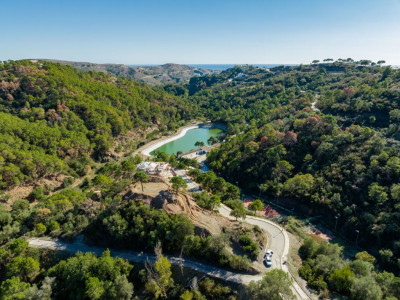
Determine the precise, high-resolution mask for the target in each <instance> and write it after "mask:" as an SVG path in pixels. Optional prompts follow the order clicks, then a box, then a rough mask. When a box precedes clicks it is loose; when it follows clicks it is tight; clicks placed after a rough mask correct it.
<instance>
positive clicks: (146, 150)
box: [135, 123, 226, 157]
mask: <svg viewBox="0 0 400 300" xmlns="http://www.w3.org/2000/svg"><path fill="white" fill-rule="evenodd" d="M196 128H220V129H222V130H224V131H225V130H226V127H225V126H224V125H222V124H220V123H200V124H195V125H193V124H192V125H186V126H183V127H181V128H179V129H178V131H177V132H176V133H175V134H173V135H169V136H165V137H162V138H159V139H157V140H154V141H151V142H149V143H147V144H145V145H143V146H142V147H140V148H139V149H137V150H136V151H135V153H136V154H142V155H144V156H146V157H152V156H151V155H150V153H151V152H152V151H154V150H156V149H158V148H160V147H161V146H163V145H165V144H167V143H169V142H172V141H175V140H177V139H179V138H181V137H183V136H184V135H185V134H186V133H187V132H188V131H189V130H191V129H196Z"/></svg>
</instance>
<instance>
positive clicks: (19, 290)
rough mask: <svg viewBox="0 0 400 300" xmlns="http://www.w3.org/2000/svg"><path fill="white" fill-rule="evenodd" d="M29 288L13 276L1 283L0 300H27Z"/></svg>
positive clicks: (28, 285) (27, 284)
mask: <svg viewBox="0 0 400 300" xmlns="http://www.w3.org/2000/svg"><path fill="white" fill-rule="evenodd" d="M29 288H30V284H29V283H26V282H23V281H20V279H19V277H15V276H14V277H11V278H9V279H6V280H4V281H3V282H2V283H1V286H0V296H1V299H2V300H25V299H28V294H29Z"/></svg>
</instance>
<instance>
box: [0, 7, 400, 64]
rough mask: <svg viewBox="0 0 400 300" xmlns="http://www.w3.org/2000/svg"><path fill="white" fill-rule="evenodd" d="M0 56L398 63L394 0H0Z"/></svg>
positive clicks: (399, 22) (398, 17)
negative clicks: (316, 60) (349, 58)
mask: <svg viewBox="0 0 400 300" xmlns="http://www.w3.org/2000/svg"><path fill="white" fill-rule="evenodd" d="M0 20H1V37H0V60H9V59H13V60H17V59H24V58H51V59H62V60H72V61H87V62H94V63H122V64H163V63H181V64H245V63H249V64H251V63H253V64H274V63H277V64H281V63H282V64H283V63H285V64H297V63H310V62H311V61H312V60H314V59H319V60H322V59H324V58H334V59H337V58H348V57H351V58H353V59H357V60H358V59H370V60H372V61H377V60H386V62H387V63H389V64H394V65H400V0H241V1H238V0H186V1H182V0H141V1H137V0H124V1H123V0H113V1H102V0H97V1H92V0H80V1H76V0H49V1H46V0H36V1H32V0H25V1H23V0H0Z"/></svg>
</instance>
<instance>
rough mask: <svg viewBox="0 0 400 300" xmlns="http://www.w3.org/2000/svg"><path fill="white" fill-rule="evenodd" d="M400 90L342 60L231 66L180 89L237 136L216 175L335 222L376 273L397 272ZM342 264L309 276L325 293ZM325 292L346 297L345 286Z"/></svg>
mask: <svg viewBox="0 0 400 300" xmlns="http://www.w3.org/2000/svg"><path fill="white" fill-rule="evenodd" d="M239 74H240V75H239ZM399 86H400V70H396V69H392V68H391V67H382V66H380V65H377V64H371V62H369V61H361V62H354V61H352V60H351V59H349V60H341V61H337V62H334V63H321V64H313V65H307V66H297V67H276V68H272V69H270V70H266V69H260V68H254V67H251V66H237V67H235V68H233V69H229V70H227V71H224V72H221V73H220V74H213V75H209V76H204V77H198V78H193V79H192V80H191V81H190V83H189V84H187V85H182V86H181V87H180V88H182V89H186V91H187V93H189V94H190V96H189V98H188V99H189V100H190V101H191V102H193V103H195V104H196V105H199V106H200V107H201V108H202V110H203V112H204V113H205V114H206V115H207V116H208V117H210V118H211V119H212V120H214V121H222V122H226V123H227V124H228V126H227V129H228V132H229V133H230V134H233V135H234V136H233V137H231V138H230V139H229V140H228V141H227V142H226V143H223V144H222V146H221V147H220V148H218V149H216V150H213V151H212V152H211V153H210V154H209V155H208V164H209V166H210V167H211V168H212V169H213V170H214V171H215V172H216V173H218V174H221V175H222V176H224V177H225V178H226V179H227V180H229V181H230V182H239V185H240V186H241V187H243V188H245V189H246V190H247V191H248V192H254V193H257V194H258V193H261V194H263V195H264V196H266V197H269V198H270V199H276V198H277V199H280V200H281V201H283V202H281V203H286V204H287V205H288V206H290V207H295V209H296V211H297V213H300V214H302V215H306V216H320V217H322V218H323V219H324V220H325V221H326V222H327V224H330V226H332V227H334V224H335V220H336V219H335V217H337V218H338V227H337V229H338V231H339V232H340V233H341V234H342V235H344V236H346V237H347V238H348V239H349V240H352V241H354V240H355V239H356V237H357V238H358V245H361V246H363V247H365V248H366V249H368V251H370V252H371V253H373V255H374V256H376V257H377V258H378V262H379V264H380V267H382V268H384V269H386V270H389V271H391V272H394V273H395V274H399V271H400V248H399V240H400V221H399V208H400V197H399V195H400V148H399V135H398V128H399V125H398V121H399V118H398V115H399V107H400V89H399ZM167 89H169V90H170V91H174V90H172V89H171V88H170V87H167ZM357 232H359V236H357V235H358V233H357ZM338 253H339V254H338V256H339V257H340V256H341V254H340V252H338ZM305 258H307V257H305ZM312 258H315V256H313V257H312ZM316 264H318V261H317V262H314V263H313V262H311V261H310V262H309V263H308V265H309V266H310V267H311V268H312V267H314V266H315V265H316ZM341 266H343V267H344V266H346V263H343V262H341V263H340V264H338V265H337V266H334V265H332V266H331V267H329V268H330V269H329V270H327V269H325V270H324V272H322V273H321V272H319V273H318V270H315V269H313V271H312V272H311V273H312V275H307V276H310V277H308V278H307V279H310V282H314V281H315V282H316V283H315V284H314V286H313V287H314V288H317V289H319V290H324V289H326V288H327V287H328V285H327V282H328V283H329V282H330V281H329V278H330V277H329V276H331V274H332V272H336V271H334V270H335V269H336V268H339V267H341ZM337 272H339V271H337ZM335 274H336V273H335ZM318 276H322V277H318ZM332 276H333V275H332ZM371 276H372V275H371ZM368 280H372V281H374V279H373V276H372V279H371V277H370V278H369V279H368ZM376 280H378V278H377V279H376ZM361 281H362V279H360V282H361ZM348 284H350V283H348ZM357 284H358V283H357ZM318 285H319V286H318ZM360 285H361V283H360ZM329 288H331V289H332V290H336V291H339V292H343V293H345V294H346V293H350V290H351V284H350V285H349V286H348V288H346V289H345V290H343V291H341V290H340V289H338V288H335V287H334V286H333V285H330V286H329ZM354 288H356V287H354ZM381 288H383V287H382V286H381V287H378V288H377V290H380V289H381ZM360 293H361V292H360ZM391 294H393V291H392V292H391ZM394 294H395V293H394ZM377 295H378V296H377V297H376V298H368V299H380V298H381V297H382V294H381V293H380V292H377ZM353 298H354V299H358V298H357V297H356V296H354V297H353ZM360 299H361V298H360Z"/></svg>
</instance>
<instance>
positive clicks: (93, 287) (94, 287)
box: [86, 277, 104, 300]
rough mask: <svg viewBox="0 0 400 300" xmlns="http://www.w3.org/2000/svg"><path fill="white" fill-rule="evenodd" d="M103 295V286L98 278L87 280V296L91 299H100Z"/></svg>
mask: <svg viewBox="0 0 400 300" xmlns="http://www.w3.org/2000/svg"><path fill="white" fill-rule="evenodd" d="M103 294H104V288H103V285H102V284H101V281H100V280H99V279H98V278H97V277H89V278H88V279H86V296H88V298H89V299H93V300H96V299H100V298H101V296H102V295H103Z"/></svg>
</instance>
